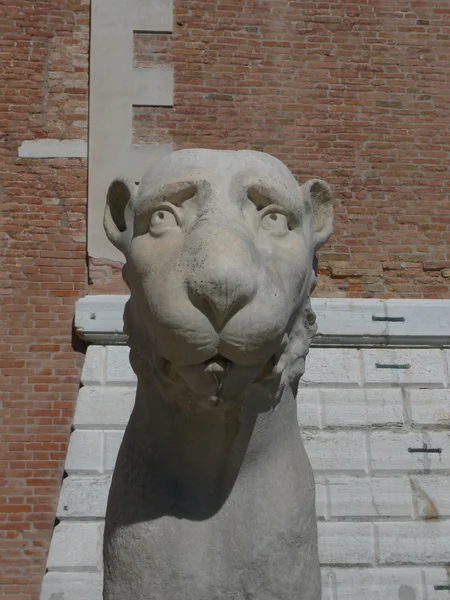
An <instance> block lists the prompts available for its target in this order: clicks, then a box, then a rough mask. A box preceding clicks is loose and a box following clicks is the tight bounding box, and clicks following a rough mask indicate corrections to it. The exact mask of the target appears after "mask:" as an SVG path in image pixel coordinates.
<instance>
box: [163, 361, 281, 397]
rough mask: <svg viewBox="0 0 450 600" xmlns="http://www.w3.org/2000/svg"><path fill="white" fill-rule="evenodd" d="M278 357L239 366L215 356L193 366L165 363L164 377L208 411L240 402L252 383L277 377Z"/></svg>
mask: <svg viewBox="0 0 450 600" xmlns="http://www.w3.org/2000/svg"><path fill="white" fill-rule="evenodd" d="M278 363H279V357H277V356H276V355H273V356H272V357H271V358H270V359H269V360H268V361H267V362H265V363H259V364H256V365H251V366H249V365H241V364H238V363H236V362H233V361H231V360H229V359H228V358H226V357H225V356H223V355H222V354H216V355H215V356H213V357H212V358H210V359H209V360H206V361H203V362H201V363H199V364H195V365H189V366H186V365H176V364H174V363H173V362H170V361H165V364H164V365H163V371H162V373H163V377H165V379H166V380H167V381H168V382H169V383H170V384H172V385H175V386H176V385H180V386H186V387H187V388H188V389H189V390H190V392H192V394H193V395H194V396H195V397H196V398H197V401H198V402H199V403H200V404H201V405H203V406H205V407H207V408H217V407H219V406H224V407H226V406H232V405H235V404H236V403H239V402H241V401H242V400H243V398H244V397H245V395H246V393H247V392H248V390H249V388H250V387H251V386H252V385H254V384H266V383H268V382H269V381H271V380H273V379H275V378H277V376H278V375H279V373H278V372H277V365H278Z"/></svg>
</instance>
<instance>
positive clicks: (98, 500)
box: [56, 475, 111, 520]
mask: <svg viewBox="0 0 450 600" xmlns="http://www.w3.org/2000/svg"><path fill="white" fill-rule="evenodd" d="M110 485H111V477H109V476H100V477H98V476H97V477H88V476H84V477H77V476H74V475H72V476H70V477H66V479H64V481H63V485H62V488H61V493H60V496H59V502H58V508H57V510H56V516H57V517H58V519H60V520H62V519H97V518H104V517H105V512H106V502H107V500H108V493H109V487H110Z"/></svg>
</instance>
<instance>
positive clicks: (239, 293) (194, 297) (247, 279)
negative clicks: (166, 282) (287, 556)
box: [187, 244, 257, 328]
mask: <svg viewBox="0 0 450 600" xmlns="http://www.w3.org/2000/svg"><path fill="white" fill-rule="evenodd" d="M236 246H237V247H236ZM239 246H240V244H235V245H234V248H233V246H231V247H229V246H228V247H226V246H225V248H221V250H222V252H221V253H220V254H218V253H217V250H216V252H215V253H214V254H211V253H210V252H208V253H207V255H206V257H205V258H204V259H202V258H201V256H202V255H203V256H205V254H204V251H205V248H202V250H203V251H202V252H201V253H199V254H197V257H196V259H195V263H196V264H195V268H194V269H193V270H192V274H191V276H190V277H189V279H188V281H187V288H188V294H189V298H190V300H191V302H192V304H193V305H194V306H195V307H196V308H198V309H199V310H200V311H201V312H202V313H203V314H204V315H205V316H206V317H207V318H208V319H209V320H210V321H211V323H212V324H213V325H214V327H216V328H221V327H223V326H224V325H225V324H226V323H227V321H229V320H230V319H231V318H232V317H233V315H235V314H236V313H237V312H238V311H240V310H242V309H243V308H244V307H245V306H246V305H247V304H249V303H250V302H251V300H252V298H253V297H254V296H255V294H256V288H257V284H256V278H255V277H254V276H253V271H254V265H252V264H251V259H250V256H249V253H248V250H247V252H245V251H244V250H245V249H244V248H239ZM209 250H210V251H211V252H212V248H210V249H209ZM252 267H253V268H252Z"/></svg>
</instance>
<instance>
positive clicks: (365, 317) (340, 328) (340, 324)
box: [312, 298, 388, 339]
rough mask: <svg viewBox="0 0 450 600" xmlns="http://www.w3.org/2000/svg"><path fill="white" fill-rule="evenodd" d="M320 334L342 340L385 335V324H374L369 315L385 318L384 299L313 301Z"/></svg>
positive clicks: (322, 299) (380, 322) (386, 330)
mask: <svg viewBox="0 0 450 600" xmlns="http://www.w3.org/2000/svg"><path fill="white" fill-rule="evenodd" d="M312 308H313V310H314V312H315V313H316V317H317V324H318V326H319V331H318V334H319V335H327V336H329V335H335V336H339V337H341V338H344V339H345V337H349V336H350V337H352V338H354V337H356V336H361V337H363V336H377V337H379V336H385V335H388V323H387V322H386V321H374V320H373V319H372V316H373V315H375V316H381V317H384V316H385V313H386V308H385V300H378V299H374V298H370V299H367V298H312Z"/></svg>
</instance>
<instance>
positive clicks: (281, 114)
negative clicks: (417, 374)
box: [108, 0, 450, 298]
mask: <svg viewBox="0 0 450 600" xmlns="http://www.w3.org/2000/svg"><path fill="white" fill-rule="evenodd" d="M157 37H158V36H156V35H153V36H150V39H149V40H145V37H143V38H142V39H141V40H140V43H139V48H138V55H139V58H140V61H141V64H144V66H151V64H152V61H155V60H157V61H161V60H162V58H163V53H162V52H161V50H162V49H163V47H164V43H165V44H166V47H167V53H171V61H172V62H173V64H174V66H175V80H176V97H175V108H174V110H173V111H167V109H160V108H154V109H145V117H146V118H145V119H141V118H140V116H141V115H138V116H137V117H136V119H135V138H136V139H139V140H141V141H144V140H146V141H148V142H155V141H156V142H157V141H160V142H167V141H168V140H172V141H173V142H174V143H175V145H176V147H178V148H181V147H189V146H203V147H211V148H254V149H257V150H263V151H265V152H269V153H272V154H274V155H275V156H277V157H279V158H280V159H282V160H283V161H285V162H286V163H287V164H288V166H289V167H290V168H291V169H292V170H293V172H294V173H295V174H296V175H298V178H299V180H300V181H305V180H306V179H308V178H310V177H313V176H316V177H317V176H319V177H322V178H323V179H325V180H327V181H328V182H329V183H330V184H331V185H332V186H333V188H334V191H335V207H336V224H335V234H334V237H333V238H332V241H331V243H330V244H328V245H327V246H326V248H325V249H324V250H323V251H322V253H321V278H320V284H319V287H318V291H320V292H321V293H322V294H325V295H327V294H329V295H348V296H376V297H391V296H398V297H417V298H421V297H426V298H436V297H439V298H444V297H450V285H449V284H450V246H449V243H448V242H449V240H450V202H449V197H448V194H449V190H450V173H449V169H448V165H449V158H450V155H449V151H450V94H449V89H450V4H449V2H448V0H433V1H432V2H430V1H429V0H375V1H374V0H326V1H310V0H301V1H300V0H297V1H290V2H288V0H215V1H207V0H205V1H203V0H202V1H201V2H200V1H196V2H194V1H192V0H175V31H174V35H173V40H172V45H171V48H170V45H169V43H168V40H167V37H166V36H164V35H163V36H161V37H160V38H158V39H156V38H157ZM146 41H147V42H148V45H147V55H148V58H147V61H146V62H145V61H144V59H143V57H144V55H145V43H146ZM152 53H153V54H152ZM166 56H167V54H166ZM108 275H109V280H110V281H113V280H114V270H111V271H110V272H108ZM116 275H117V274H116Z"/></svg>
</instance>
